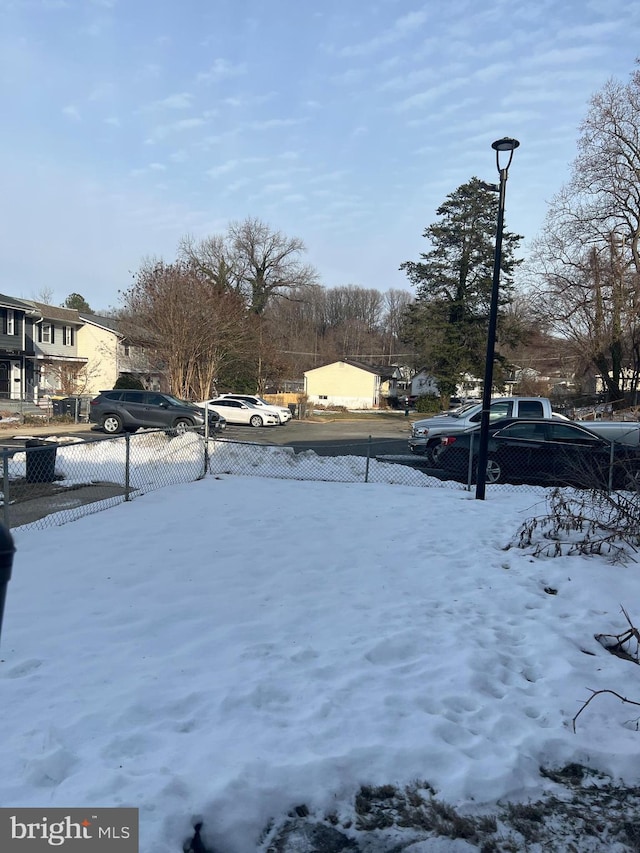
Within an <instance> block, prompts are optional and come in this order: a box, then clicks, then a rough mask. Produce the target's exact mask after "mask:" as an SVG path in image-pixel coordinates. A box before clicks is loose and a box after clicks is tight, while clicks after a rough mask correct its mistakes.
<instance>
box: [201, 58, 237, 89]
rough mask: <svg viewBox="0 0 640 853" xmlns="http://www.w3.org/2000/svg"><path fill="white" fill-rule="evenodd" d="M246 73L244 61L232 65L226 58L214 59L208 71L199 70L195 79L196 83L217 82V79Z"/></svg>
mask: <svg viewBox="0 0 640 853" xmlns="http://www.w3.org/2000/svg"><path fill="white" fill-rule="evenodd" d="M246 73H247V66H246V65H245V64H244V63H240V64H238V65H234V64H233V63H232V62H229V61H228V60H226V59H216V60H215V61H214V63H213V65H212V66H211V68H209V70H208V71H201V72H200V73H199V74H198V75H197V76H196V81H197V82H198V83H217V82H218V81H219V80H225V79H227V78H229V77H240V76H242V75H243V74H246Z"/></svg>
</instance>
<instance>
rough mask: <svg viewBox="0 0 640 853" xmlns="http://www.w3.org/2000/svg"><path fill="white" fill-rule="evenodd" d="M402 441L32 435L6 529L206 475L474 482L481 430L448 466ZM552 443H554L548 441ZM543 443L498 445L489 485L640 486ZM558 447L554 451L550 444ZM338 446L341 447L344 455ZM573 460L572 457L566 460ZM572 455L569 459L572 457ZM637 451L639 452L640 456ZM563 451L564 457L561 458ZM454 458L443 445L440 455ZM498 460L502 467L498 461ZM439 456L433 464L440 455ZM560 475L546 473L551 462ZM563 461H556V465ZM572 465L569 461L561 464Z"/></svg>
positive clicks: (7, 475) (55, 521)
mask: <svg viewBox="0 0 640 853" xmlns="http://www.w3.org/2000/svg"><path fill="white" fill-rule="evenodd" d="M394 444H395V446H396V447H397V441H396V440H391V439H389V440H385V439H376V440H372V439H371V438H369V439H368V440H364V441H354V442H352V443H350V444H345V443H342V442H333V443H327V444H313V445H312V446H310V445H304V444H303V443H301V442H292V445H291V446H282V445H277V444H267V443H258V442H249V441H242V440H233V439H231V438H228V437H225V438H220V437H218V436H216V437H215V438H210V439H209V440H206V439H205V438H204V437H203V436H202V435H200V434H199V433H196V432H186V433H183V434H179V435H178V434H173V433H171V432H167V431H165V430H147V431H139V432H137V433H135V434H133V435H129V434H125V435H123V436H118V437H114V438H109V439H104V440H100V441H88V442H86V441H83V440H82V439H78V440H77V442H76V443H64V444H63V443H54V442H50V441H46V440H39V439H29V440H27V441H26V443H25V447H24V448H10V449H9V448H5V449H4V450H2V451H0V452H1V454H2V518H1V520H2V521H3V523H4V524H5V526H6V527H7V528H17V527H23V528H27V529H28V528H43V527H49V526H54V525H59V524H64V523H66V522H67V521H73V520H75V519H77V518H80V517H82V516H84V515H88V514H90V513H94V512H98V511H100V510H103V509H106V508H108V507H110V506H115V505H116V504H119V503H122V502H123V501H130V500H133V499H134V498H136V497H137V496H138V495H143V494H146V493H147V492H150V491H153V490H155V489H159V488H163V487H165V486H170V485H174V484H178V483H187V482H193V481H195V480H199V479H202V478H203V477H205V476H206V475H207V474H211V475H214V476H223V475H234V476H238V475H239V476H251V477H268V478H277V479H291V480H323V481H328V482H340V483H385V484H389V485H404V486H417V487H428V488H455V489H468V490H471V489H473V488H475V482H476V473H477V472H476V460H477V449H478V437H477V436H472V437H471V440H470V443H469V444H468V445H467V446H466V447H465V446H464V444H461V443H459V444H458V447H457V449H456V447H455V443H453V445H452V446H451V447H449V448H448V452H449V458H448V460H446V463H447V464H446V466H445V465H443V467H438V468H433V467H428V466H429V464H430V463H428V462H427V460H426V459H425V458H423V457H420V456H415V455H413V454H406V455H402V454H400V455H395V456H394V455H391V454H388V453H385V447H386V446H388V447H390V448H391V447H393V445H394ZM547 450H548V448H547ZM547 450H545V446H544V443H540V442H538V443H536V444H535V445H534V444H532V445H531V446H530V447H529V448H528V449H526V448H525V449H521V450H520V451H518V453H519V455H517V454H515V455H513V456H512V457H509V458H506V457H504V456H503V457H501V458H500V459H498V458H497V457H495V456H494V455H492V453H491V449H490V454H489V465H488V469H487V480H488V488H503V489H504V488H523V487H524V488H529V489H534V488H539V487H540V486H556V485H573V486H577V487H578V488H600V489H605V490H606V489H612V488H613V489H633V490H634V491H636V492H637V491H638V483H639V482H640V476H639V469H640V465H639V464H638V463H637V461H636V463H635V464H634V463H633V462H631V461H630V460H629V459H626V460H620V459H618V458H616V457H615V456H614V454H613V452H612V453H611V455H610V457H609V458H602V457H599V458H598V464H597V465H595V466H594V460H596V456H595V455H594V454H589V453H587V454H584V453H583V454H582V455H581V456H575V455H574V456H573V457H567V458H566V459H565V458H564V457H563V456H562V454H558V453H557V448H555V449H554V450H553V452H554V454H555V456H554V457H553V460H552V462H551V463H549V458H548V454H547V458H546V461H545V457H543V456H539V457H537V458H536V456H535V453H546V452H547ZM549 452H550V451H549ZM338 454H339V455H338ZM563 459H564V461H563ZM567 459H568V460H569V462H567ZM636 459H637V457H636ZM554 460H555V461H554ZM444 461H445V457H444V450H443V452H442V455H441V456H439V458H438V459H437V460H436V464H443V462H444ZM496 463H497V467H496ZM431 464H433V463H431ZM549 464H551V469H550V470H551V474H550V475H549V476H548V478H547V479H546V480H545V476H541V474H542V473H543V472H544V470H545V468H544V466H545V465H547V466H548V465H549ZM554 466H556V467H555V468H554ZM562 466H564V467H562Z"/></svg>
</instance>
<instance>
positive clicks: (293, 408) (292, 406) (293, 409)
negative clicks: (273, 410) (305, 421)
mask: <svg viewBox="0 0 640 853" xmlns="http://www.w3.org/2000/svg"><path fill="white" fill-rule="evenodd" d="M289 411H290V412H291V417H292V418H295V416H296V404H295V403H289Z"/></svg>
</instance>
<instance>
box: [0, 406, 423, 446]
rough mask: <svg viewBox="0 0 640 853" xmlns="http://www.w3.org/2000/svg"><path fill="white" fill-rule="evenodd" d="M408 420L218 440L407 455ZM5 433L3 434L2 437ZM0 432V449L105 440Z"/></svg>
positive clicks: (311, 425)
mask: <svg viewBox="0 0 640 853" xmlns="http://www.w3.org/2000/svg"><path fill="white" fill-rule="evenodd" d="M409 431H410V420H409V418H405V417H404V415H403V414H402V413H398V415H397V417H396V416H388V415H385V416H377V415H375V414H372V415H371V416H370V417H368V418H366V419H358V420H352V421H350V420H337V421H328V422H322V423H318V422H314V421H297V420H292V421H289V422H288V423H287V424H283V425H282V426H277V427H258V428H253V427H249V426H237V425H233V424H229V425H227V428H226V430H225V431H224V432H223V433H221V434H220V437H221V438H222V439H224V440H226V441H243V442H250V443H253V444H276V445H281V446H287V447H293V448H294V449H295V450H296V451H303V450H313V451H314V452H315V453H317V454H318V455H320V456H345V455H354V456H366V455H367V451H368V452H369V455H370V456H371V457H374V456H379V455H407V454H408V452H409V451H408V445H407V441H408V438H409ZM3 433H4V434H3ZM3 433H0V446H4V447H24V444H25V441H26V440H27V439H29V438H35V439H44V438H46V437H56V438H59V439H60V440H61V441H64V439H65V438H67V437H68V438H73V439H78V438H81V439H82V440H84V441H103V440H105V439H108V438H109V436H106V435H105V434H104V433H103V432H102V431H100V430H97V429H95V428H94V427H93V425H92V424H70V425H67V424H63V425H59V424H50V425H48V426H39V427H32V426H21V427H18V428H17V429H16V430H15V431H14V430H6V431H3Z"/></svg>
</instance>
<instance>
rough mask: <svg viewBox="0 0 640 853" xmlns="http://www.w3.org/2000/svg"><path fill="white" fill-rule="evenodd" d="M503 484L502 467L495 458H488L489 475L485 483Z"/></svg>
mask: <svg viewBox="0 0 640 853" xmlns="http://www.w3.org/2000/svg"><path fill="white" fill-rule="evenodd" d="M501 482H502V466H501V465H500V463H499V462H498V460H497V459H496V457H495V456H491V455H489V456H488V457H487V474H486V478H485V483H501Z"/></svg>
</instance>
